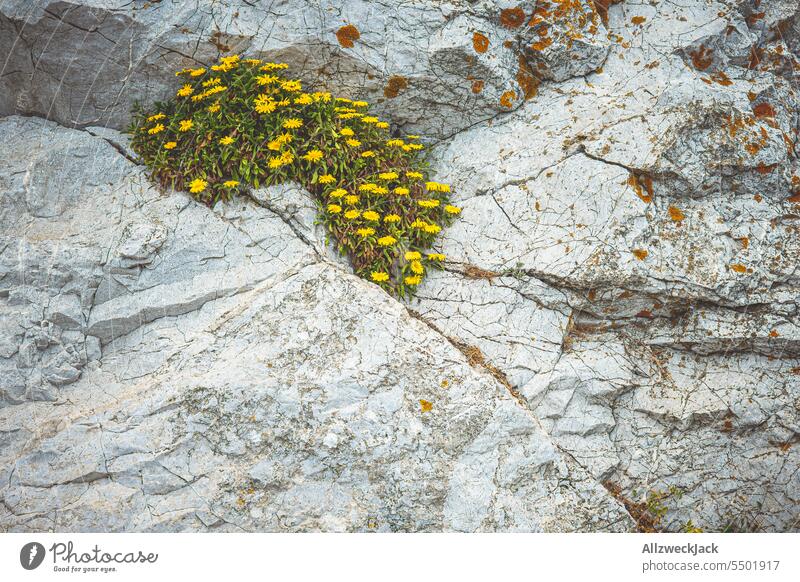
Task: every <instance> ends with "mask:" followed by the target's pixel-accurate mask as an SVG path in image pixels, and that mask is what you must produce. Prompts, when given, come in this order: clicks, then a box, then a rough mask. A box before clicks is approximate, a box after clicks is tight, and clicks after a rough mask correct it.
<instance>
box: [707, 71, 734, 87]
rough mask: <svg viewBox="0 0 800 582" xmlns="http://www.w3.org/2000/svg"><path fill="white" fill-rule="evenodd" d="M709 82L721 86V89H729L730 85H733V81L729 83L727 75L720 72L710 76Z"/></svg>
mask: <svg viewBox="0 0 800 582" xmlns="http://www.w3.org/2000/svg"><path fill="white" fill-rule="evenodd" d="M711 80H712V81H714V82H715V83H718V84H720V85H722V86H723V87H729V86H730V85H733V81H731V79H730V77H728V75H726V74H725V73H723V72H722V71H718V72H716V73H714V74H713V75H711Z"/></svg>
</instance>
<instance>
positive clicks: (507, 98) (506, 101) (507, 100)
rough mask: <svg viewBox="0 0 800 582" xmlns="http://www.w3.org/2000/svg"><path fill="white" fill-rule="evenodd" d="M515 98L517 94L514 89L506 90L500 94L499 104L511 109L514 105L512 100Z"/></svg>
mask: <svg viewBox="0 0 800 582" xmlns="http://www.w3.org/2000/svg"><path fill="white" fill-rule="evenodd" d="M516 99H517V94H516V93H515V92H514V91H506V92H505V93H503V94H502V95H501V96H500V105H502V106H503V107H505V108H506V109H511V108H512V107H513V106H514V101H515V100H516Z"/></svg>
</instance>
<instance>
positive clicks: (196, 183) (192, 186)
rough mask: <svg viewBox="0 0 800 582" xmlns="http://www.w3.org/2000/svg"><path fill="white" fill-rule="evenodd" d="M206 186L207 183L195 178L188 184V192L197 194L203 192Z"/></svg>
mask: <svg viewBox="0 0 800 582" xmlns="http://www.w3.org/2000/svg"><path fill="white" fill-rule="evenodd" d="M206 186H208V182H206V181H205V180H201V179H200V178H195V179H194V180H192V181H191V182H189V192H191V193H192V194H197V193H199V192H202V191H203V190H205V189H206Z"/></svg>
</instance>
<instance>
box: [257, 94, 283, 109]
mask: <svg viewBox="0 0 800 582" xmlns="http://www.w3.org/2000/svg"><path fill="white" fill-rule="evenodd" d="M254 103H255V106H256V112H257V113H272V112H273V111H275V109H276V108H277V107H278V104H277V103H275V100H274V99H273V98H272V97H270V96H269V95H263V94H262V95H259V96H258V97H256V98H255V100H254Z"/></svg>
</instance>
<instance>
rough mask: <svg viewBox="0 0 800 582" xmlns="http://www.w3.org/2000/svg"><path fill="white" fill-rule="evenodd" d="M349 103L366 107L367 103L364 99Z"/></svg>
mask: <svg viewBox="0 0 800 582" xmlns="http://www.w3.org/2000/svg"><path fill="white" fill-rule="evenodd" d="M351 104H352V105H353V107H367V106H368V105H369V103H367V102H366V101H353V102H351Z"/></svg>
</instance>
